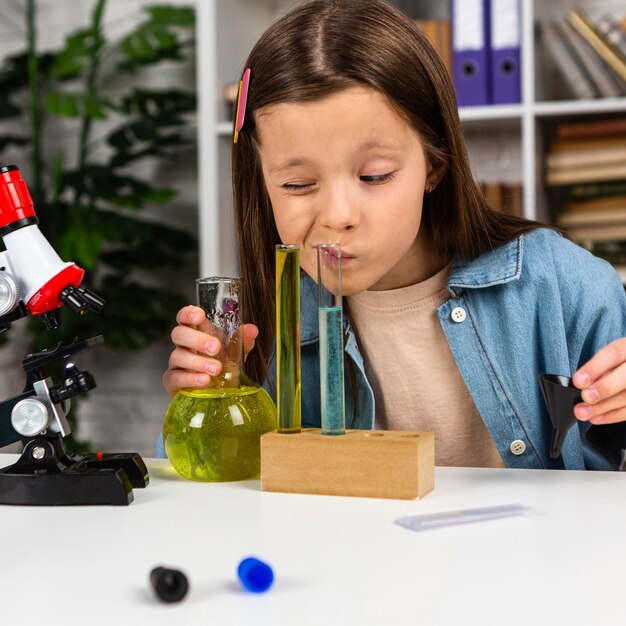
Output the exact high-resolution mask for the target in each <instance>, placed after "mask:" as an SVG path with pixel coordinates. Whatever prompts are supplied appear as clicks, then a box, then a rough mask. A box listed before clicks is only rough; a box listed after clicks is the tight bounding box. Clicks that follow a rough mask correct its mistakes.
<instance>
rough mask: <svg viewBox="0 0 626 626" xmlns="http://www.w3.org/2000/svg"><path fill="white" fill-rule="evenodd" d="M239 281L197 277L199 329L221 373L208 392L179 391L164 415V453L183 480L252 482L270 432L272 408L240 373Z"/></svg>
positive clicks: (263, 393)
mask: <svg viewBox="0 0 626 626" xmlns="http://www.w3.org/2000/svg"><path fill="white" fill-rule="evenodd" d="M241 283H242V279H240V278H219V277H213V278H201V279H198V280H197V281H196V288H197V301H198V305H199V306H200V307H202V308H203V309H204V311H205V313H206V320H204V321H203V322H202V324H200V326H199V329H200V330H203V331H205V332H207V333H209V334H211V335H213V336H215V337H217V338H218V339H219V340H220V342H221V344H222V345H221V351H220V353H219V354H218V355H217V356H216V357H215V358H216V359H218V360H219V361H220V362H221V363H222V370H221V372H220V373H219V374H218V375H216V376H212V377H211V382H210V384H209V387H207V388H202V389H183V390H180V391H179V392H178V393H177V394H176V395H175V396H174V399H173V400H172V402H171V404H170V406H169V407H168V409H167V413H166V415H165V423H164V424H163V440H164V443H165V452H166V453H167V457H168V459H169V460H170V462H171V464H172V465H173V466H174V469H175V470H176V471H177V472H178V473H179V474H180V475H181V476H183V477H184V478H188V479H191V480H199V481H209V482H222V481H231V480H246V479H250V478H256V477H258V475H259V472H260V466H261V455H260V437H261V435H262V434H263V433H266V432H268V431H270V430H275V429H276V425H277V421H276V407H275V406H274V403H273V402H272V399H271V398H270V396H269V395H268V394H267V392H266V391H265V389H263V387H260V386H259V385H257V384H256V383H254V382H252V381H251V380H250V379H248V378H247V377H246V375H245V374H244V372H243V368H242V365H243V333H242V330H243V329H241V328H240V318H239V311H240V306H239V304H240V293H241Z"/></svg>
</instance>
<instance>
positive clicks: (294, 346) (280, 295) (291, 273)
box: [276, 245, 301, 433]
mask: <svg viewBox="0 0 626 626" xmlns="http://www.w3.org/2000/svg"><path fill="white" fill-rule="evenodd" d="M276 409H277V411H278V432H279V433H299V432H300V430H301V413H300V248H299V247H298V246H297V245H278V246H276Z"/></svg>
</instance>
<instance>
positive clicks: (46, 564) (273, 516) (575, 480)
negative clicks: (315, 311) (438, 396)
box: [0, 455, 626, 626]
mask: <svg viewBox="0 0 626 626" xmlns="http://www.w3.org/2000/svg"><path fill="white" fill-rule="evenodd" d="M15 458H16V457H15V456H10V455H0V465H6V464H8V463H9V462H12V461H13V460H14V459H15ZM148 466H149V469H150V475H151V483H150V485H149V486H148V488H147V489H145V490H140V489H136V490H135V502H134V503H133V504H131V505H130V506H128V507H58V508H45V507H13V506H3V507H1V508H0V520H1V522H0V524H1V526H0V527H1V529H2V534H1V537H2V544H1V545H2V551H1V553H0V562H1V569H0V572H1V575H0V623H2V625H3V626H4V625H7V626H8V625H12V626H13V625H19V626H21V625H22V624H28V625H29V626H30V625H38V624H42V625H45V626H56V625H57V624H58V625H60V624H63V625H66V624H108V625H114V626H125V625H126V624H142V625H143V624H147V625H150V626H157V625H161V624H162V625H164V626H165V625H167V626H172V625H175V626H183V625H184V624H193V625H202V626H204V625H206V626H229V625H231V624H232V625H239V624H241V625H246V626H248V625H254V626H257V625H259V626H263V625H266V624H267V625H269V624H271V625H273V626H276V625H278V626H283V625H285V626H300V625H306V624H311V625H315V626H326V625H330V624H358V625H359V626H361V625H368V624H380V625H385V626H386V625H388V624H389V625H397V624H414V625H420V626H436V625H439V624H455V625H456V624H459V625H460V624H462V625H464V626H466V625H473V624H476V625H481V626H483V625H485V626H489V625H492V624H493V625H496V624H497V625H500V624H506V625H507V626H513V625H517V624H519V625H524V626H529V625H531V624H538V625H545V624H551V623H552V624H555V625H557V624H558V625H560V624H566V625H577V624H581V625H583V624H584V625H585V626H596V625H598V624H619V623H623V622H624V620H625V619H626V617H625V610H624V606H625V603H624V601H623V598H624V594H625V593H626V539H625V532H626V474H619V473H601V472H565V471H537V470H511V469H509V470H486V469H458V468H437V470H436V486H435V490H434V491H433V492H432V493H431V494H429V495H428V496H426V497H425V498H424V499H422V500H421V501H417V500H416V501H403V500H374V499H365V498H340V497H326V496H309V495H290V494H278V493H264V492H261V491H260V490H259V483H258V481H249V482H242V483H223V484H204V483H193V482H186V481H183V480H182V479H179V478H178V477H177V476H176V475H175V474H174V473H173V470H171V468H170V467H169V465H168V463H167V461H163V460H149V461H148ZM513 502H520V503H522V504H524V505H527V506H530V507H532V509H533V512H532V513H530V514H528V515H527V516H524V517H516V518H509V519H501V520H495V521H488V522H480V523H476V524H469V525H464V526H457V527H452V528H444V529H439V530H433V531H428V532H425V533H414V532H410V531H408V530H406V529H403V528H401V527H399V526H397V525H395V524H394V523H393V521H394V519H395V518H397V517H400V516H404V515H408V514H415V513H421V512H424V513H426V512H435V511H445V510H451V509H458V508H465V507H475V506H485V505H494V504H504V503H513ZM248 555H255V556H258V557H260V558H262V559H264V560H266V561H267V562H268V563H270V564H271V565H272V567H273V568H274V572H275V576H276V580H275V584H274V586H273V587H272V588H271V589H270V590H269V591H268V592H267V593H265V594H258V595H257V594H251V593H248V592H245V591H243V590H242V589H241V588H240V586H239V584H238V581H237V578H236V567H237V564H238V563H239V561H240V560H241V559H242V558H243V557H245V556H248ZM160 564H163V565H168V566H175V567H178V568H180V569H182V570H183V571H184V572H185V573H186V574H187V575H188V577H189V581H190V585H191V588H190V592H189V595H188V596H187V598H186V599H185V600H184V601H183V602H181V603H179V604H173V605H164V604H162V603H159V602H157V601H156V600H155V599H154V598H153V596H152V594H151V593H150V588H149V584H148V573H149V572H150V570H151V569H152V568H153V567H155V566H156V565H160Z"/></svg>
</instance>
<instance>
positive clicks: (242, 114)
mask: <svg viewBox="0 0 626 626" xmlns="http://www.w3.org/2000/svg"><path fill="white" fill-rule="evenodd" d="M249 84H250V68H249V67H247V68H246V69H245V71H244V73H243V76H242V77H241V80H240V81H239V93H238V94H237V115H235V132H234V134H233V143H237V139H239V131H240V130H241V128H242V127H243V123H244V122H245V120H246V102H247V101H248V85H249Z"/></svg>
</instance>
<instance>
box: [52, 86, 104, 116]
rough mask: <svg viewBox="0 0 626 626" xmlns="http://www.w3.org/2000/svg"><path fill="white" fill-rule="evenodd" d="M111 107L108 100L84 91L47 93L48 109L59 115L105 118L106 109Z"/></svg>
mask: <svg viewBox="0 0 626 626" xmlns="http://www.w3.org/2000/svg"><path fill="white" fill-rule="evenodd" d="M108 107H109V102H108V100H106V99H104V98H98V97H94V96H89V95H85V94H82V93H68V92H63V91H50V92H49V93H48V94H47V95H46V109H47V110H48V113H51V114H52V115H58V116H59V117H70V118H76V117H88V118H91V119H96V120H105V119H107V115H106V113H105V110H106V109H107V108H108Z"/></svg>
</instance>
